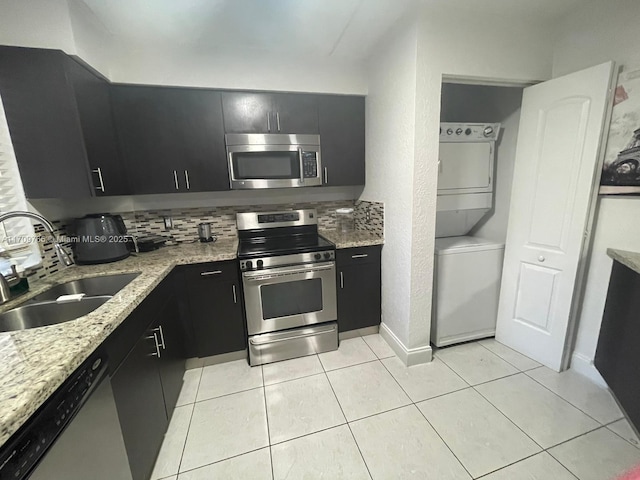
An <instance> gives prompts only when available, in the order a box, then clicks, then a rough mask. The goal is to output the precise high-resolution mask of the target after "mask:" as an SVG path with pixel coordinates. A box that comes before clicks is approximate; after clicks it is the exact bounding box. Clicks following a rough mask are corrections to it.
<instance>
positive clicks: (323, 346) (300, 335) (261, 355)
mask: <svg viewBox="0 0 640 480" xmlns="http://www.w3.org/2000/svg"><path fill="white" fill-rule="evenodd" d="M337 348H338V325H337V323H336V322H330V323H325V324H322V325H317V326H313V327H302V328H294V329H292V330H285V331H284V332H274V333H264V334H262V335H254V336H253V337H250V338H249V363H250V365H251V366H254V365H262V364H264V363H271V362H278V361H280V360H288V359H290V358H297V357H303V356H305V355H313V354H314V353H322V352H330V351H331V350H336V349H337Z"/></svg>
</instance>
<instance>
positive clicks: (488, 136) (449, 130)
mask: <svg viewBox="0 0 640 480" xmlns="http://www.w3.org/2000/svg"><path fill="white" fill-rule="evenodd" d="M499 134H500V124H499V123H450V122H442V123H440V141H441V142H495V141H496V140H497V139H498V135H499Z"/></svg>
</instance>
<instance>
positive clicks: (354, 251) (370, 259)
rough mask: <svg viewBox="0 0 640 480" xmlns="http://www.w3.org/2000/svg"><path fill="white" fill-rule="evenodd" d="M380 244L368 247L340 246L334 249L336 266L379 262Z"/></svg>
mask: <svg viewBox="0 0 640 480" xmlns="http://www.w3.org/2000/svg"><path fill="white" fill-rule="evenodd" d="M381 252H382V245H373V246H370V247H355V248H342V249H338V250H336V266H337V267H338V268H340V266H342V265H357V264H362V263H380V254H381Z"/></svg>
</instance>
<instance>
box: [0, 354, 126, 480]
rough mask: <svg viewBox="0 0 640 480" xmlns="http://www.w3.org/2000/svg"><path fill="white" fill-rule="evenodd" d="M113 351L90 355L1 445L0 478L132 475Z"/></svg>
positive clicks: (98, 479) (114, 479) (119, 478)
mask: <svg viewBox="0 0 640 480" xmlns="http://www.w3.org/2000/svg"><path fill="white" fill-rule="evenodd" d="M107 370H108V369H107V357H106V354H105V353H104V352H101V351H97V352H96V353H94V354H93V355H92V356H91V357H89V359H87V361H85V362H84V363H83V364H82V365H81V366H80V367H79V368H78V369H77V370H76V371H75V372H74V373H73V374H72V375H71V376H70V377H69V379H68V380H66V381H65V383H64V384H62V386H61V387H60V388H59V389H58V390H56V392H54V393H53V395H51V397H50V398H49V399H48V400H47V401H46V403H45V404H44V405H43V406H42V407H41V408H40V409H39V410H38V411H37V412H36V413H35V414H34V415H33V416H32V417H31V418H30V419H29V420H28V421H27V423H25V424H24V425H23V426H22V427H21V428H20V430H18V431H17V432H16V433H15V434H14V435H13V436H12V437H11V438H10V439H9V440H8V441H7V443H6V444H5V445H3V447H2V449H1V450H0V478H2V479H4V478H12V479H16V480H23V479H24V480H26V479H27V478H28V479H30V480H51V479H65V480H86V479H88V478H91V479H95V480H131V479H132V476H131V471H130V469H129V461H128V458H127V453H126V450H125V446H124V440H123V438H122V432H121V430H120V422H119V420H118V412H117V411H116V405H115V401H114V398H113V393H112V391H111V382H110V381H109V378H108V375H107Z"/></svg>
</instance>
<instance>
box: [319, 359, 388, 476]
mask: <svg viewBox="0 0 640 480" xmlns="http://www.w3.org/2000/svg"><path fill="white" fill-rule="evenodd" d="M378 361H379V360H378ZM381 363H382V362H381ZM324 376H325V377H326V379H327V382H328V383H329V387H330V388H331V392H333V396H334V397H335V399H336V402H337V403H338V406H339V407H340V411H341V412H342V416H343V417H344V421H345V422H346V424H347V428H348V429H349V433H351V438H353V442H354V443H355V444H356V448H357V449H358V453H359V454H360V458H361V459H362V463H364V467H365V468H366V469H367V473H368V474H369V479H372V478H373V475H371V470H369V465H367V461H366V460H365V458H364V455H363V454H362V450H361V449H360V445H358V440H356V436H355V435H354V434H353V430H352V429H351V425H349V420H348V419H347V416H346V415H345V413H344V410H343V408H342V404H341V403H340V400H339V399H338V395H336V391H335V390H334V389H333V385H332V384H331V380H330V379H329V375H327V372H324ZM333 428H335V427H333Z"/></svg>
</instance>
